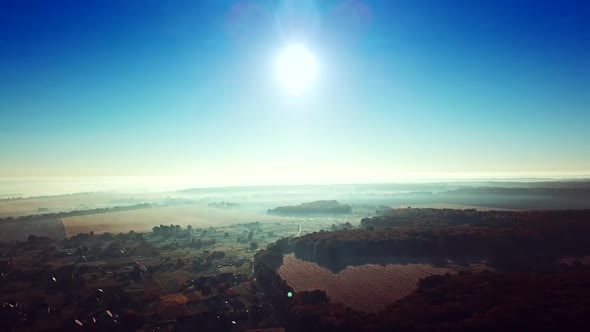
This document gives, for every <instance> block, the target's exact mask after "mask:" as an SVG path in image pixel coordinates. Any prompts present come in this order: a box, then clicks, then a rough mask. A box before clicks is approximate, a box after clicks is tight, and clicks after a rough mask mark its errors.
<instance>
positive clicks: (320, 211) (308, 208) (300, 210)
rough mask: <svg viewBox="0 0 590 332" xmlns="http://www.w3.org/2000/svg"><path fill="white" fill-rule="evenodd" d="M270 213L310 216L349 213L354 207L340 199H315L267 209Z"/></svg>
mask: <svg viewBox="0 0 590 332" xmlns="http://www.w3.org/2000/svg"><path fill="white" fill-rule="evenodd" d="M267 212H268V214H274V215H279V216H310V215H326V214H349V213H351V212H352V208H351V207H350V206H349V205H347V204H340V203H338V201H335V200H333V201H326V200H324V201H315V202H308V203H302V204H299V205H287V206H279V207H276V208H274V209H269V210H267Z"/></svg>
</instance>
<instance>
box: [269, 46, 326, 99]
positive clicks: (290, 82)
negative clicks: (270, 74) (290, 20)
mask: <svg viewBox="0 0 590 332" xmlns="http://www.w3.org/2000/svg"><path fill="white" fill-rule="evenodd" d="M276 71H277V75H278V78H279V81H280V83H281V84H282V85H283V86H284V87H285V89H286V90H287V91H288V92H289V93H291V94H294V95H300V94H302V93H303V92H304V91H305V90H306V89H307V88H308V87H309V86H310V85H311V83H313V81H314V79H315V77H316V74H317V71H318V64H317V61H316V58H315V56H314V55H313V54H312V53H311V52H310V51H308V50H307V49H306V48H305V47H304V46H302V45H291V46H289V47H287V48H286V49H284V50H283V51H282V52H281V54H279V57H278V58H277V62H276Z"/></svg>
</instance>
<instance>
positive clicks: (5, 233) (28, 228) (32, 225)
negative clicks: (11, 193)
mask: <svg viewBox="0 0 590 332" xmlns="http://www.w3.org/2000/svg"><path fill="white" fill-rule="evenodd" d="M29 235H36V236H47V237H50V238H54V239H57V240H62V239H63V238H65V236H66V233H65V229H64V224H63V223H62V221H61V219H52V220H39V221H16V222H7V223H0V242H12V241H26V240H27V238H28V237H29Z"/></svg>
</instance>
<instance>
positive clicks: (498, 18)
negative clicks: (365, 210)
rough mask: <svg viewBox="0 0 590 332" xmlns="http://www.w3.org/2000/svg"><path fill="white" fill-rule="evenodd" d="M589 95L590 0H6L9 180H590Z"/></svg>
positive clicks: (2, 40)
mask: <svg viewBox="0 0 590 332" xmlns="http://www.w3.org/2000/svg"><path fill="white" fill-rule="evenodd" d="M292 43H300V44H304V45H305V46H306V47H307V48H308V49H309V50H310V51H311V52H312V53H314V54H315V56H316V57H317V59H318V63H319V71H318V76H317V79H316V80H315V81H314V82H313V84H312V86H310V87H309V89H308V90H307V91H306V92H305V93H304V94H303V95H300V96H293V95H289V94H288V93H286V91H285V89H283V88H282V87H281V86H280V85H279V84H278V82H277V77H276V75H275V73H274V71H273V64H274V62H275V59H276V57H277V55H278V54H279V53H280V51H281V50H282V49H284V48H285V47H287V46H288V45H290V44H292ZM588 91H590V4H588V2H587V1H541V0H535V1H521V0H510V1H483V0H473V1H442V0H441V1H421V0H413V1H410V0H408V1H402V0H392V1H388V0H381V1H377V0H376V1H368V0H367V1H307V0H297V1H295V0H291V1H289V0H283V1H280V0H277V1H229V0H227V1H223V0H220V1H212V0H211V1H149V0H147V1H110V0H106V1H105V0H102V1H91V0H84V1H80V0H76V1H67V0H63V1H26V0H21V1H16V0H9V1H3V2H1V3H0V176H7V177H37V176H38V177H45V176H119V175H121V176H129V175H141V176H145V175H158V176H169V175H174V176H176V175H179V176H193V177H197V178H199V179H202V184H203V185H231V184H236V185H243V184H291V183H336V182H348V183H350V182H367V181H368V182H379V181H392V180H396V179H399V178H408V177H412V178H418V177H444V176H449V177H463V176H467V177H469V176H477V177H479V176H484V177H485V176H545V175H546V176H585V175H590V144H588V143H589V142H590V130H588V123H590V93H588Z"/></svg>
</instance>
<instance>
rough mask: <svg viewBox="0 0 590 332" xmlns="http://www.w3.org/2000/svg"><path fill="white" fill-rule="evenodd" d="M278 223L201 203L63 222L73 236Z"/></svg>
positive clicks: (263, 216) (113, 213)
mask: <svg viewBox="0 0 590 332" xmlns="http://www.w3.org/2000/svg"><path fill="white" fill-rule="evenodd" d="M274 220H277V218H276V217H272V216H268V215H265V214H262V213H255V212H248V211H242V210H223V209H214V208H209V207H204V206H202V205H197V204H187V205H177V206H167V207H158V208H151V209H141V210H132V211H119V212H111V213H102V214H95V215H85V216H76V217H67V218H63V223H64V226H65V228H66V235H67V236H71V235H75V234H78V233H81V232H85V233H87V232H90V231H94V232H95V233H103V232H111V233H121V232H122V233H126V232H129V231H130V230H134V231H136V232H148V231H151V230H152V228H153V227H154V226H158V225H170V224H175V225H180V226H182V227H186V226H187V225H191V226H192V227H194V228H201V227H209V226H212V225H215V226H216V227H220V226H227V225H232V224H238V223H248V222H254V221H260V222H265V221H274Z"/></svg>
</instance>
